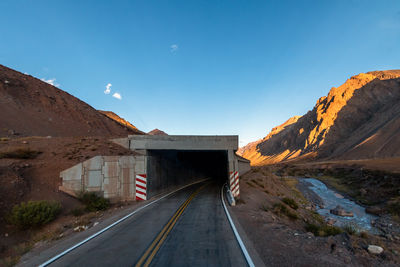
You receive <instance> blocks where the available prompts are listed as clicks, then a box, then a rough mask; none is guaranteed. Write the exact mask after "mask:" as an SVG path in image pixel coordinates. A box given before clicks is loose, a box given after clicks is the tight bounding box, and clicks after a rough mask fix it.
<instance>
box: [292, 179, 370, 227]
mask: <svg viewBox="0 0 400 267" xmlns="http://www.w3.org/2000/svg"><path fill="white" fill-rule="evenodd" d="M299 181H300V183H303V184H304V185H306V186H307V187H308V188H309V189H310V190H312V191H313V192H314V193H315V194H316V195H318V197H319V198H320V201H318V202H321V201H322V203H323V204H322V205H321V203H319V205H318V203H316V204H317V210H316V211H317V212H318V213H319V214H320V215H322V216H324V217H328V218H332V219H333V220H335V223H334V225H336V226H345V225H352V226H354V227H355V228H357V229H358V230H359V231H368V232H370V233H377V231H378V230H377V229H376V228H374V227H373V226H372V225H371V222H372V221H373V220H375V219H377V218H378V217H377V216H374V215H372V214H369V213H366V212H365V208H364V207H362V206H360V205H358V204H357V203H355V202H354V201H352V200H350V199H347V198H345V197H343V196H342V195H341V194H339V193H337V192H335V191H334V190H332V189H330V188H328V187H327V186H326V185H325V184H324V183H323V182H321V181H319V180H317V179H314V178H301V179H299ZM338 205H340V206H342V207H343V208H344V209H345V210H346V211H351V212H353V214H354V216H353V217H342V216H336V215H334V214H331V213H330V210H331V209H334V208H335V207H336V206H338Z"/></svg>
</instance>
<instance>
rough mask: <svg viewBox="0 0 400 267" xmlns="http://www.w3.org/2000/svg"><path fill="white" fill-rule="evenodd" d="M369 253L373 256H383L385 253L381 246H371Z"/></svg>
mask: <svg viewBox="0 0 400 267" xmlns="http://www.w3.org/2000/svg"><path fill="white" fill-rule="evenodd" d="M368 252H369V253H371V254H375V255H378V254H381V253H382V252H383V248H382V247H380V246H375V245H369V246H368Z"/></svg>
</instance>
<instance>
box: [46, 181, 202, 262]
mask: <svg viewBox="0 0 400 267" xmlns="http://www.w3.org/2000/svg"><path fill="white" fill-rule="evenodd" d="M206 180H208V179H203V180H200V181H197V182H193V183H191V184H188V185H185V186H183V187H180V188H178V189H176V190H175V191H172V192H171V193H168V194H166V195H165V196H163V197H161V198H158V199H156V200H153V201H152V202H150V203H148V204H146V205H144V206H142V207H140V208H138V209H136V210H134V211H133V212H131V213H129V214H128V215H126V216H125V217H123V218H121V219H119V220H118V221H116V222H114V223H112V224H110V225H109V226H107V227H105V228H103V229H102V230H100V231H98V232H97V233H95V234H93V235H91V236H89V237H88V238H86V239H84V240H83V241H81V242H79V243H78V244H76V245H74V246H72V247H70V248H69V249H67V250H64V251H63V252H61V253H60V254H58V255H56V256H54V257H53V258H51V259H49V260H48V261H46V262H44V263H42V264H40V265H39V267H44V266H47V265H49V264H50V263H52V262H54V261H56V260H58V259H59V258H61V257H62V256H64V255H65V254H67V253H69V252H71V251H72V250H74V249H76V248H77V247H80V246H82V245H83V244H85V243H86V242H88V241H90V240H92V239H93V238H95V237H96V236H98V235H100V234H102V233H104V232H105V231H107V230H108V229H110V228H111V227H113V226H115V225H117V224H119V223H120V222H122V221H125V220H126V219H128V218H129V217H131V216H132V215H134V214H135V213H137V212H139V211H141V210H142V209H144V208H146V207H148V206H150V205H152V204H154V203H156V202H158V201H160V200H161V199H163V198H166V197H167V196H169V195H172V194H174V193H176V192H178V191H180V190H182V189H184V188H186V187H188V186H191V185H194V184H198V183H201V182H204V181H206Z"/></svg>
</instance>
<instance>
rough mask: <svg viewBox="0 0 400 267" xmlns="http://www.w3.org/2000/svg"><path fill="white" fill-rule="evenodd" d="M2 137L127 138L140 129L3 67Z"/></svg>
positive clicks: (0, 73)
mask: <svg viewBox="0 0 400 267" xmlns="http://www.w3.org/2000/svg"><path fill="white" fill-rule="evenodd" d="M0 114H1V115H0V126H1V127H0V135H1V136H5V135H16V134H19V135H22V136H33V135H36V136H126V135H128V134H137V133H140V132H139V131H138V130H137V129H136V128H131V127H128V126H127V125H124V126H122V125H121V124H120V122H116V121H114V120H113V119H110V118H108V117H107V116H104V115H103V114H102V113H100V112H98V111H97V110H96V109H94V108H93V107H91V106H90V105H88V104H86V103H85V102H83V101H81V100H79V99H78V98H76V97H74V96H72V95H70V94H68V93H67V92H64V91H62V90H60V89H58V88H56V87H55V86H52V85H50V84H48V83H46V82H43V81H41V80H39V79H36V78H34V77H32V76H30V75H25V74H22V73H20V72H18V71H15V70H12V69H10V68H7V67H5V66H2V65H0Z"/></svg>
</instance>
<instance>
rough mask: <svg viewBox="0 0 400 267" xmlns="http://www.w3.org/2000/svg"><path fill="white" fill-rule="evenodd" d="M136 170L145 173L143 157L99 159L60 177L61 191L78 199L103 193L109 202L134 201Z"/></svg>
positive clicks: (87, 161) (107, 157)
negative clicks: (82, 196) (78, 194)
mask: <svg viewBox="0 0 400 267" xmlns="http://www.w3.org/2000/svg"><path fill="white" fill-rule="evenodd" d="M135 167H137V169H143V170H144V169H145V159H144V157H143V156H96V157H94V158H91V159H89V160H86V161H84V162H82V163H79V164H77V165H75V166H73V167H71V168H69V169H67V170H64V171H62V172H61V173H60V176H61V178H62V185H61V186H60V188H59V189H60V190H61V191H64V192H66V193H68V194H70V195H73V196H76V194H77V193H79V192H81V191H88V192H100V193H101V194H102V195H103V196H104V197H105V198H109V199H124V200H129V199H135Z"/></svg>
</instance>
